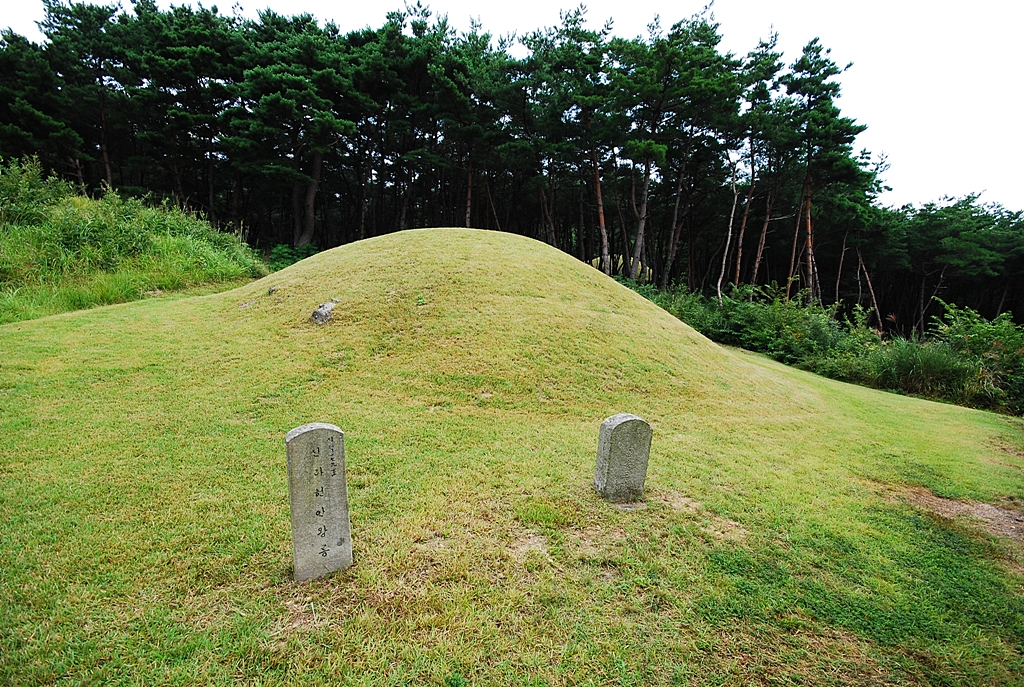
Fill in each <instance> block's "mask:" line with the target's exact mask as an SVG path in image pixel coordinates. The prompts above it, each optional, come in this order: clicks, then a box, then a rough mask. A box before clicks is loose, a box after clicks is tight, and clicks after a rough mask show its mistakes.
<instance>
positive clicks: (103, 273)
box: [0, 160, 267, 323]
mask: <svg viewBox="0 0 1024 687" xmlns="http://www.w3.org/2000/svg"><path fill="white" fill-rule="evenodd" d="M266 272H267V269H266V266H265V265H264V264H263V263H262V261H261V260H260V259H259V258H258V257H257V256H256V254H255V253H254V252H253V251H252V250H251V249H250V248H249V247H248V246H246V245H245V244H244V243H242V242H241V241H240V240H239V239H238V237H236V236H234V235H230V234H222V233H219V232H217V231H215V230H214V229H212V228H211V227H210V225H209V224H208V223H207V222H204V221H202V220H200V219H198V218H196V217H194V216H192V215H190V214H188V213H186V212H184V211H182V210H180V209H179V208H176V207H172V206H170V205H163V206H160V207H148V206H146V205H145V204H144V203H143V202H142V201H140V200H136V199H125V198H121V197H120V196H118V195H117V194H116V193H114V192H109V193H107V194H106V195H105V196H104V197H103V198H102V199H99V200H94V199H90V198H86V197H82V196H78V195H75V194H74V193H73V192H72V189H71V188H70V186H68V185H67V184H64V183H62V182H59V181H56V180H53V179H45V178H43V176H42V173H41V170H40V168H39V165H38V163H37V162H35V161H33V160H28V161H20V162H19V161H13V162H10V163H7V164H0V323H2V322H11V321H17V320H24V319H29V318H34V317H40V316H44V315H50V314H55V313H58V312H65V311H68V310H77V309H81V308H88V307H92V306H95V305H106V304H111V303H120V302H125V301H130V300H134V299H137V298H140V297H142V296H143V295H145V294H146V293H147V292H153V291H166V290H175V289H182V288H187V287H192V286H197V285H201V284H211V283H219V282H230V281H235V280H240V279H244V278H249V277H259V276H263V275H264V274H266Z"/></svg>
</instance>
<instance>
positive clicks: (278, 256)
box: [267, 243, 320, 272]
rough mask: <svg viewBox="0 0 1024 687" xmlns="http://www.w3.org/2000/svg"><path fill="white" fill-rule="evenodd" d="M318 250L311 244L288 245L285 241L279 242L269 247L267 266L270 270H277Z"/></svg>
mask: <svg viewBox="0 0 1024 687" xmlns="http://www.w3.org/2000/svg"><path fill="white" fill-rule="evenodd" d="M319 252H320V249H319V248H317V247H316V246H314V245H312V244H306V245H305V246H289V245H288V244H286V243H279V244H278V245H276V246H274V247H273V248H271V249H270V253H268V254H267V266H268V267H269V268H270V271H271V272H277V271H278V270H283V269H284V268H285V267H288V265H294V264H295V263H297V262H298V261H299V260H305V259H306V258H308V257H309V256H311V255H316V254H317V253H319Z"/></svg>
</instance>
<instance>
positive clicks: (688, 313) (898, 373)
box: [625, 282, 1024, 415]
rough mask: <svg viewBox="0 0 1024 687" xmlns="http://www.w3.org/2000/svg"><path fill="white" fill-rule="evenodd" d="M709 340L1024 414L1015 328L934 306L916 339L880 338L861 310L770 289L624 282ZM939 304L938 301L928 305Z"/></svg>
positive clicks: (867, 381)
mask: <svg viewBox="0 0 1024 687" xmlns="http://www.w3.org/2000/svg"><path fill="white" fill-rule="evenodd" d="M625 283H626V284H627V285H628V286H630V287H632V288H634V289H635V290H636V291H637V292H638V293H640V294H641V295H643V296H645V297H646V298H648V299H650V300H652V301H654V302H655V303H657V304H658V305H660V306H661V307H662V308H664V309H665V310H668V311H669V312H670V313H672V314H673V315H675V316H676V317H678V318H679V319H681V320H683V321H684V322H686V323H687V324H689V325H690V326H691V327H693V328H694V329H696V330H697V331H699V332H700V333H702V334H704V335H705V336H707V337H708V338H710V339H712V340H714V341H717V342H719V343H724V344H728V345H732V346H739V347H742V348H746V349H748V350H751V351H757V352H759V353H764V354H766V355H768V356H770V357H772V358H774V359H775V360H778V361H780V362H783V363H787V364H790V365H795V366H797V367H801V368H803V369H805V370H810V371H811V372H815V373H817V374H820V375H823V376H826V377H831V378H832V379H839V380H842V381H846V382H852V383H855V384H861V385H863V386H870V387H874V388H877V389H886V390H889V391H896V392H899V393H904V394H910V395H914V396H923V397H926V398H932V399H937V400H944V401H949V402H951V403H957V404H959V405H965V406H971V407H976V408H989V409H994V410H1002V411H1004V412H1009V413H1013V414H1016V415H1021V414H1024V328H1021V327H1019V326H1017V325H1015V324H1014V323H1013V321H1012V320H1011V319H1010V315H1009V314H1006V313H1004V314H1002V315H1000V316H999V317H997V318H996V319H994V320H986V319H985V318H983V317H982V316H981V315H979V314H978V313H977V312H975V311H973V310H971V309H970V308H961V307H958V306H956V305H953V304H949V303H944V302H942V301H939V302H940V303H941V304H942V305H943V306H944V308H945V312H944V314H943V315H942V316H941V317H935V318H932V326H931V328H930V330H929V331H928V333H927V336H926V337H924V338H920V339H919V338H916V337H915V338H909V339H908V338H904V337H900V336H892V337H883V336H882V335H881V334H880V333H879V332H878V331H877V330H874V329H872V328H870V327H869V326H868V324H867V321H868V315H869V314H870V313H869V312H868V311H867V310H864V309H863V308H861V307H860V306H856V307H854V309H853V312H852V314H851V315H850V317H849V318H845V317H843V316H842V315H840V314H839V311H838V305H832V306H829V307H822V306H820V305H817V304H814V303H808V299H807V298H806V294H805V293H801V294H798V295H797V296H796V297H794V298H786V296H785V293H784V290H783V289H782V288H780V287H779V286H777V285H774V284H773V285H771V286H766V287H758V286H740V287H737V288H734V289H733V290H732V291H731V293H729V294H728V295H723V297H722V300H721V302H718V301H717V300H716V299H712V298H707V297H705V296H703V295H702V294H700V293H691V292H689V291H686V290H685V289H680V290H674V291H665V292H659V291H657V290H656V289H654V287H652V286H650V285H636V284H632V283H629V282H625ZM937 300H938V299H937Z"/></svg>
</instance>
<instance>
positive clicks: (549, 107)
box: [0, 0, 1024, 335]
mask: <svg viewBox="0 0 1024 687" xmlns="http://www.w3.org/2000/svg"><path fill="white" fill-rule="evenodd" d="M44 5H45V8H46V18H45V20H44V21H43V22H42V24H41V28H42V31H43V34H44V36H45V40H44V41H43V42H42V43H41V44H35V43H32V42H30V41H28V40H27V39H25V38H23V37H21V36H19V35H17V34H14V33H12V32H10V31H7V32H4V33H3V34H2V37H0V157H4V158H8V159H10V158H23V157H26V156H38V158H39V160H40V161H41V163H42V164H43V165H44V166H45V167H46V168H47V169H49V170H51V171H52V172H54V173H56V174H58V175H60V176H61V177H63V178H65V179H67V180H69V181H71V182H73V183H75V184H77V185H78V186H80V187H81V188H82V189H84V190H85V191H86V192H87V193H89V194H90V195H94V196H102V195H103V194H104V193H105V192H106V191H107V190H108V189H113V190H116V191H117V192H118V193H119V195H121V196H140V197H149V198H150V199H152V200H154V201H159V200H170V201H171V202H173V203H174V204H176V205H178V206H180V207H182V208H184V209H187V210H190V211H192V212H194V213H196V214H198V215H200V216H202V217H204V218H206V219H208V220H209V222H210V223H211V224H213V225H214V227H217V228H219V229H221V230H222V231H233V232H236V233H239V234H241V235H242V236H243V237H244V238H245V239H246V240H247V241H248V242H249V243H250V244H251V245H254V246H256V247H260V248H263V249H265V250H269V249H270V248H272V247H274V246H277V245H280V244H288V245H291V246H305V245H315V246H318V247H320V248H327V247H333V246H337V245H340V244H343V243H347V242H351V241H355V240H358V239H362V238H367V237H370V236H376V235H380V234H384V233H387V232H392V231H398V230H402V229H406V228H412V227H423V226H441V225H456V226H472V227H483V228H489V229H497V230H501V231H509V232H516V233H519V234H524V235H527V236H531V237H534V238H537V239H539V240H541V241H545V242H547V243H549V244H551V245H553V246H556V247H558V248H559V249H561V250H563V251H566V252H568V253H570V254H572V255H574V256H576V257H577V258H579V259H580V260H584V261H587V262H591V263H593V264H594V265H595V266H596V267H599V268H600V269H603V270H604V271H605V272H607V273H610V274H611V273H619V274H623V275H624V276H626V277H631V278H634V279H636V278H639V279H641V280H645V281H649V282H652V283H654V284H656V285H658V286H660V287H663V288H664V287H667V286H671V285H673V284H678V285H681V286H685V287H686V288H687V289H688V290H689V291H691V292H703V293H705V294H708V295H712V296H715V295H717V296H719V297H720V295H721V294H722V293H729V292H730V288H731V286H730V285H735V286H739V285H770V284H772V283H774V284H776V285H777V286H775V287H770V288H774V289H775V291H774V292H777V293H779V294H784V295H785V296H796V295H797V294H799V295H800V297H801V299H803V300H804V301H806V302H810V303H818V304H821V305H828V304H830V303H840V304H841V306H842V307H843V308H853V306H854V305H856V304H860V305H862V306H864V307H865V308H866V309H868V310H869V311H870V312H871V315H870V316H869V317H870V318H871V319H870V322H869V324H871V325H872V326H874V327H875V328H877V329H879V330H882V329H885V330H889V331H894V332H900V333H902V334H904V335H908V334H911V333H913V332H915V331H916V332H919V333H924V332H925V331H926V329H927V327H928V325H929V323H930V321H931V317H932V316H933V315H936V314H939V313H941V311H942V306H941V303H940V301H938V300H936V298H941V299H942V300H944V301H946V302H948V303H953V304H957V305H960V306H966V307H969V308H973V309H975V310H978V311H979V312H980V313H982V314H983V315H985V316H987V317H995V316H997V315H999V314H1000V313H1003V312H1008V311H1012V310H1014V309H1016V311H1017V314H1018V316H1019V315H1024V307H1022V305H1024V303H1022V298H1024V288H1022V287H1024V217H1022V214H1021V213H1020V212H1011V211H1009V210H1006V209H1004V208H1002V207H1000V206H997V205H987V204H983V203H981V202H980V201H979V199H978V198H977V197H966V198H959V199H947V200H943V201H939V202H936V203H928V204H925V205H922V206H918V207H913V206H908V207H904V208H898V209H897V208H886V207H883V206H881V205H880V204H879V203H878V202H877V195H878V194H879V192H880V191H881V190H882V189H883V184H884V179H883V177H882V175H883V174H884V172H885V162H884V160H881V159H878V158H875V157H872V156H871V155H870V154H869V153H868V152H866V151H857V150H856V149H855V141H856V137H857V135H858V133H860V132H861V131H863V130H864V128H865V126H864V125H863V124H860V123H858V122H855V121H853V120H852V119H850V118H848V117H844V116H843V115H842V113H841V111H840V109H839V107H838V104H837V101H838V98H839V95H840V82H839V78H840V76H841V74H842V73H843V71H844V66H841V65H837V64H836V63H835V62H834V61H833V60H832V59H831V57H830V55H829V51H828V50H827V48H825V47H824V46H823V45H822V44H821V43H820V42H819V41H818V40H812V41H810V42H809V43H808V44H807V45H806V46H805V47H804V49H803V51H802V54H801V55H799V56H798V57H797V58H796V59H795V60H794V61H793V62H792V63H788V64H787V62H786V61H785V60H784V57H783V55H782V54H781V53H780V52H779V51H778V50H777V49H776V39H775V37H774V36H769V37H767V38H766V39H765V40H764V41H763V42H761V43H760V44H759V45H757V46H752V50H751V51H750V52H749V53H748V54H746V55H742V56H737V55H733V54H731V53H728V52H725V51H723V50H722V49H721V48H720V38H721V36H720V34H719V31H718V26H717V24H716V23H715V21H714V18H713V16H712V15H711V14H709V13H708V12H706V11H705V12H703V13H700V14H697V15H695V16H693V17H690V18H687V19H683V20H682V21H679V22H678V23H675V24H673V25H672V26H671V27H670V28H664V27H662V26H661V25H660V24H659V23H658V21H657V20H655V21H654V22H653V23H652V25H651V26H650V28H649V32H648V35H647V36H646V37H638V38H634V39H624V38H621V37H617V36H614V35H613V34H612V32H611V26H605V27H604V28H603V29H602V30H599V31H595V30H591V29H588V28H587V24H586V23H585V21H584V19H585V9H584V8H583V7H582V6H581V7H580V8H578V9H576V10H573V11H570V12H567V13H565V14H564V15H563V18H562V22H561V24H560V25H559V26H557V27H552V28H546V29H539V30H537V31H535V32H533V33H530V34H529V35H525V36H522V37H520V38H518V39H517V41H518V42H517V43H513V40H512V39H511V38H504V39H495V38H494V37H492V36H491V35H489V34H487V33H486V32H484V30H483V27H480V26H474V27H473V29H472V30H471V31H470V32H468V33H464V34H461V35H459V34H457V33H456V32H455V31H454V30H453V29H452V28H451V27H450V26H449V25H448V23H447V21H446V20H445V19H443V18H442V19H436V18H434V17H433V16H432V14H431V13H430V11H429V10H428V9H426V8H424V7H422V6H420V5H419V4H417V5H415V6H412V7H408V6H407V7H406V9H405V10H403V11H400V12H394V13H391V14H389V15H388V19H387V21H386V23H385V24H384V25H383V26H382V27H380V28H378V29H372V28H366V29H363V30H360V31H355V32H351V33H347V34H346V33H342V32H340V31H339V29H338V28H337V27H336V26H334V25H332V24H326V25H321V24H319V23H318V22H317V21H316V20H315V19H314V18H313V17H311V16H309V15H298V16H293V17H286V16H281V15H278V14H275V13H272V12H264V13H262V14H261V15H260V18H259V19H258V20H256V21H251V20H246V19H242V18H239V17H233V16H225V15H222V14H220V13H219V12H218V11H217V9H216V8H215V7H212V8H210V9H203V8H200V9H192V8H189V7H176V8H172V9H170V10H168V11H163V10H160V9H159V8H158V7H157V6H156V4H155V3H154V2H153V0H136V1H135V2H133V5H132V8H131V11H130V12H129V11H124V10H122V9H121V8H120V7H118V6H113V5H111V6H103V5H91V4H68V3H66V2H62V1H60V0H44ZM519 55H523V56H521V57H520V56H519ZM938 144H940V143H939V142H937V145H938Z"/></svg>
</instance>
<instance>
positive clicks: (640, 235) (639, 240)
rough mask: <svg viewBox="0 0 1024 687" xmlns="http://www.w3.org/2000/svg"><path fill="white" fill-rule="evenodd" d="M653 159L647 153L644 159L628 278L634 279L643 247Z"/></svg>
mask: <svg viewBox="0 0 1024 687" xmlns="http://www.w3.org/2000/svg"><path fill="white" fill-rule="evenodd" d="M653 162H654V160H653V159H652V158H651V156H650V155H648V156H647V157H646V158H645V159H644V190H643V191H642V195H641V196H640V221H639V223H638V224H637V227H636V246H635V247H634V249H633V259H632V261H631V262H630V265H629V278H630V279H636V275H637V272H638V270H639V269H640V251H642V250H643V247H644V229H645V228H646V225H647V196H648V193H649V192H650V189H651V164H652V163H653Z"/></svg>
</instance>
